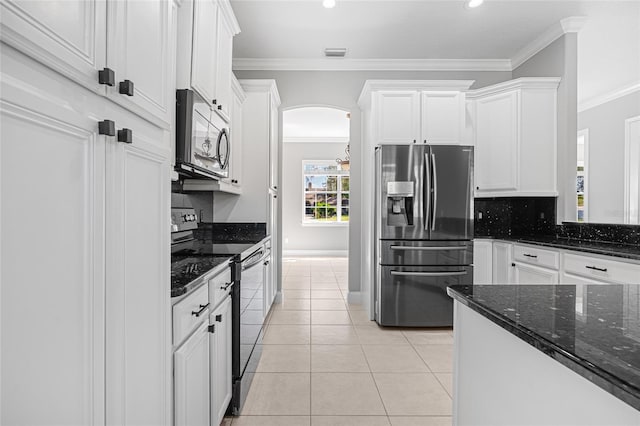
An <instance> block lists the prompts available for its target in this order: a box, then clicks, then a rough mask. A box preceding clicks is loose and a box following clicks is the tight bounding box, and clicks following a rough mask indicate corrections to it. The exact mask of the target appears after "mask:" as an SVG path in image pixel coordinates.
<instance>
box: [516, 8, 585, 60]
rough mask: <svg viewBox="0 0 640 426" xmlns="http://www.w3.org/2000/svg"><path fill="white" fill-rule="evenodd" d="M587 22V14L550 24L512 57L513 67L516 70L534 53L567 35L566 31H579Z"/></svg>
mask: <svg viewBox="0 0 640 426" xmlns="http://www.w3.org/2000/svg"><path fill="white" fill-rule="evenodd" d="M586 22H587V17H586V16H572V17H569V18H565V19H562V20H561V21H559V22H557V23H555V24H554V25H552V26H550V27H549V28H548V29H547V30H546V31H545V32H543V33H542V34H540V35H539V36H538V37H536V38H535V39H533V40H532V41H531V42H529V43H528V44H527V45H526V46H524V47H523V48H522V49H520V51H518V52H517V53H516V54H515V55H513V57H511V69H512V70H514V69H516V68H518V67H519V66H520V65H522V64H523V63H525V62H526V61H527V60H529V59H531V57H532V56H533V55H535V54H536V53H538V52H540V51H541V50H542V49H544V48H545V47H547V46H549V45H550V44H551V43H553V42H554V41H556V40H557V39H559V38H560V37H562V36H563V35H565V34H566V33H577V32H578V31H580V30H581V29H582V27H583V26H584V24H585V23H586Z"/></svg>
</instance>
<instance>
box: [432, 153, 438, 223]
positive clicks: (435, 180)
mask: <svg viewBox="0 0 640 426" xmlns="http://www.w3.org/2000/svg"><path fill="white" fill-rule="evenodd" d="M431 170H432V171H433V192H432V194H433V210H432V212H431V230H432V231H435V230H436V214H437V213H436V211H437V207H438V169H437V168H436V155H435V154H434V153H433V152H432V153H431Z"/></svg>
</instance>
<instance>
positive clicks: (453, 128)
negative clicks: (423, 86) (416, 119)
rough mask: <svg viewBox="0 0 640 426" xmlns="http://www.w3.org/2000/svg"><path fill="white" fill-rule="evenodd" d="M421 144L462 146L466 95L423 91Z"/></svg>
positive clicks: (453, 92) (452, 92) (454, 92)
mask: <svg viewBox="0 0 640 426" xmlns="http://www.w3.org/2000/svg"><path fill="white" fill-rule="evenodd" d="M421 118H422V120H421V121H422V126H421V138H420V140H421V142H423V143H428V144H460V143H462V134H463V131H464V123H465V104H464V94H463V93H461V92H458V91H423V92H422V110H421Z"/></svg>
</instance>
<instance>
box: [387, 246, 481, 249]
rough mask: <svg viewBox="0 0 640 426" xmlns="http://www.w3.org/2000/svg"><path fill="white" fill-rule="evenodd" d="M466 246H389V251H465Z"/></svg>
mask: <svg viewBox="0 0 640 426" xmlns="http://www.w3.org/2000/svg"><path fill="white" fill-rule="evenodd" d="M467 249H468V247H466V246H454V247H415V246H391V250H467Z"/></svg>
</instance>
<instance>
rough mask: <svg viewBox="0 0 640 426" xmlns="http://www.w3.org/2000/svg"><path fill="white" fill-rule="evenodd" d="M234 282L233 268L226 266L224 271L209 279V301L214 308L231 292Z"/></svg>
mask: <svg viewBox="0 0 640 426" xmlns="http://www.w3.org/2000/svg"><path fill="white" fill-rule="evenodd" d="M232 284H233V283H232V281H231V268H225V270H224V271H222V272H221V273H219V274H218V275H216V276H215V277H213V278H211V279H210V280H209V302H210V303H211V305H210V306H211V307H212V308H213V307H215V306H217V305H218V304H219V303H220V302H222V301H223V300H224V298H225V297H227V295H228V294H229V293H231V286H232Z"/></svg>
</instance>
